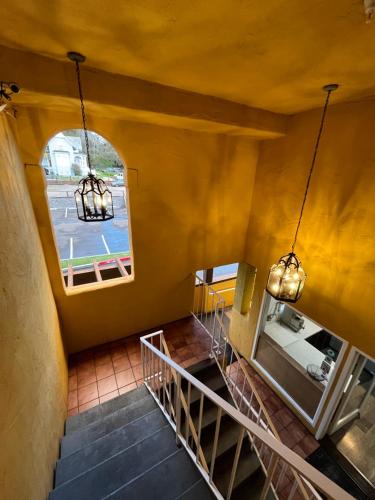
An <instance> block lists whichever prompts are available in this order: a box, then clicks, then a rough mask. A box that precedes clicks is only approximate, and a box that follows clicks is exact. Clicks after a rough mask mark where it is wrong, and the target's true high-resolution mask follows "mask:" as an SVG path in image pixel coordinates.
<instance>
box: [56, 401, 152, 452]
mask: <svg viewBox="0 0 375 500" xmlns="http://www.w3.org/2000/svg"><path fill="white" fill-rule="evenodd" d="M155 408H157V405H156V403H155V401H154V399H153V398H152V396H150V395H149V396H146V397H145V398H143V399H140V400H138V401H135V402H134V403H131V404H130V405H128V406H125V407H123V408H120V409H119V410H117V411H115V412H113V413H110V414H109V415H107V416H105V417H104V418H102V419H101V420H96V421H95V422H93V423H92V424H89V425H87V426H86V427H84V428H82V429H79V430H77V431H74V432H71V433H69V434H68V435H67V436H64V437H63V439H62V441H61V458H63V457H66V456H68V455H70V454H72V453H74V452H76V451H77V450H79V449H81V448H84V447H85V446H87V445H88V444H90V443H92V442H93V441H95V440H96V439H99V438H101V437H103V436H105V435H106V434H109V433H110V432H112V431H114V430H115V429H118V428H119V427H123V426H124V425H126V424H128V423H130V422H132V421H133V420H135V419H136V418H139V417H142V416H144V415H146V414H147V413H149V412H150V411H152V410H154V409H155Z"/></svg>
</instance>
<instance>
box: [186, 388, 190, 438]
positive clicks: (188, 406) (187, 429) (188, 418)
mask: <svg viewBox="0 0 375 500" xmlns="http://www.w3.org/2000/svg"><path fill="white" fill-rule="evenodd" d="M190 397H191V384H190V382H188V396H187V403H186V405H187V408H186V420H185V441H186V444H188V443H189V430H190V428H189V420H190Z"/></svg>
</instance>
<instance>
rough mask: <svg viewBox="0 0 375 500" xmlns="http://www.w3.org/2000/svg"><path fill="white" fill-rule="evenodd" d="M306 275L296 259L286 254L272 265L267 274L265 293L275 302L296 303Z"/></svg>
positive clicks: (293, 255)
mask: <svg viewBox="0 0 375 500" xmlns="http://www.w3.org/2000/svg"><path fill="white" fill-rule="evenodd" d="M305 280H306V273H305V271H304V270H303V268H302V266H301V262H300V260H299V259H298V257H297V256H296V255H295V254H294V253H293V252H291V253H288V254H287V255H284V256H283V257H281V258H280V260H279V261H278V263H277V264H274V265H273V266H272V267H271V269H270V272H269V274H268V281H267V292H268V293H270V294H271V295H272V297H274V298H275V299H276V300H282V301H284V302H297V300H298V299H299V298H300V297H301V294H302V290H303V286H304V284H305Z"/></svg>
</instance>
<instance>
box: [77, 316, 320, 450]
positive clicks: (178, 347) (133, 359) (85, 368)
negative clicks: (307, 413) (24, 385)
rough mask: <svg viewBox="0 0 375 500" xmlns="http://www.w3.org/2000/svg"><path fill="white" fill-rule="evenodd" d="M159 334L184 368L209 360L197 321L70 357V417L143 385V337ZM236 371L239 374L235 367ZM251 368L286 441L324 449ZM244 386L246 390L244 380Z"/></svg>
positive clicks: (294, 446) (206, 342)
mask: <svg viewBox="0 0 375 500" xmlns="http://www.w3.org/2000/svg"><path fill="white" fill-rule="evenodd" d="M157 330H163V331H164V336H165V339H166V341H167V344H168V347H169V350H170V353H171V356H172V359H173V360H174V361H176V362H177V363H179V364H181V366H182V367H183V368H187V367H189V366H191V365H193V364H195V363H198V362H199V361H202V360H204V359H207V358H208V355H209V351H210V345H211V340H210V337H209V336H208V335H207V334H206V332H205V330H204V329H203V328H202V327H201V326H200V324H199V323H198V322H197V321H196V320H195V319H194V318H193V317H189V318H185V319H182V320H179V321H174V322H173V323H168V324H166V325H163V326H161V327H155V328H152V329H151V330H148V331H146V332H142V333H140V334H137V335H133V336H131V337H126V338H123V339H120V340H117V341H115V342H110V343H109V344H103V345H100V346H98V347H94V348H93V349H88V350H86V351H82V352H80V353H78V354H73V355H71V356H70V358H69V398H68V405H69V406H68V414H69V415H75V414H77V413H80V412H82V411H85V410H87V409H89V408H92V407H93V406H96V405H98V404H100V403H103V402H104V401H108V400H110V399H112V398H115V397H116V396H118V395H119V394H124V393H125V392H128V391H131V390H132V389H135V388H136V387H139V386H140V385H142V383H143V380H142V379H143V374H142V365H141V351H140V341H139V337H141V336H142V335H146V334H147V333H151V332H155V331H157ZM232 369H233V372H234V373H237V370H236V368H235V365H234V364H233V365H232ZM247 369H248V373H249V375H250V378H251V379H252V381H253V383H254V385H255V387H256V389H257V391H258V393H259V394H260V396H261V398H262V400H263V403H264V405H265V406H266V408H267V410H268V413H269V415H270V417H271V419H272V421H273V423H274V425H275V427H276V430H277V431H278V433H279V435H280V438H281V440H282V441H283V442H284V444H286V445H287V446H289V447H290V448H292V449H293V450H294V451H295V452H296V453H298V454H299V455H300V456H301V457H303V458H306V457H307V456H308V455H310V454H311V453H312V452H313V451H315V450H316V449H317V448H318V447H319V443H318V441H316V440H315V438H314V436H313V435H312V434H311V433H310V432H309V431H308V430H307V429H306V428H305V427H304V426H303V425H302V423H301V422H300V421H299V420H298V418H297V417H296V416H295V415H294V414H293V413H292V412H291V411H290V410H289V408H288V407H287V406H286V405H285V403H284V402H283V401H282V400H281V399H280V398H279V397H278V396H277V394H276V393H275V392H274V391H273V390H272V389H271V388H270V387H269V386H268V385H267V384H266V382H264V380H263V379H262V378H261V377H260V375H259V374H258V373H257V372H256V371H255V370H254V369H253V368H252V367H251V366H250V365H247ZM239 384H240V387H241V386H242V384H241V381H239Z"/></svg>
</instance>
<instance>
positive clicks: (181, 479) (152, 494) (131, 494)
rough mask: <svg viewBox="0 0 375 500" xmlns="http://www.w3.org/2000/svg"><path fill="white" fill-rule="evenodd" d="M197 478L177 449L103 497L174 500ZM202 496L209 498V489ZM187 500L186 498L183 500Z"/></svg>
mask: <svg viewBox="0 0 375 500" xmlns="http://www.w3.org/2000/svg"><path fill="white" fill-rule="evenodd" d="M200 478H201V475H200V473H199V471H198V470H197V469H196V467H195V465H194V464H193V462H192V460H191V459H190V458H189V456H188V455H187V453H186V451H185V450H184V449H180V450H178V451H176V452H175V453H173V455H171V456H169V457H168V458H166V459H165V460H164V461H162V462H160V463H159V464H157V465H156V466H155V467H153V468H152V469H150V470H148V471H146V472H145V473H144V474H142V475H141V476H140V477H138V478H136V479H135V480H134V481H132V482H131V483H129V484H127V485H126V486H124V487H122V488H121V489H120V490H118V491H115V492H113V493H112V494H111V495H109V496H107V497H105V498H106V499H108V500H140V499H144V500H174V499H175V498H178V497H179V496H180V495H182V494H183V493H184V492H186V491H188V490H189V489H190V487H191V486H192V485H194V484H195V483H196V482H197V481H199V480H200ZM203 493H204V495H205V496H202V497H196V500H198V499H202V500H205V499H206V498H207V499H210V498H213V497H212V496H211V495H210V490H209V487H208V486H206V490H204V489H203ZM187 498H189V497H187Z"/></svg>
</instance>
